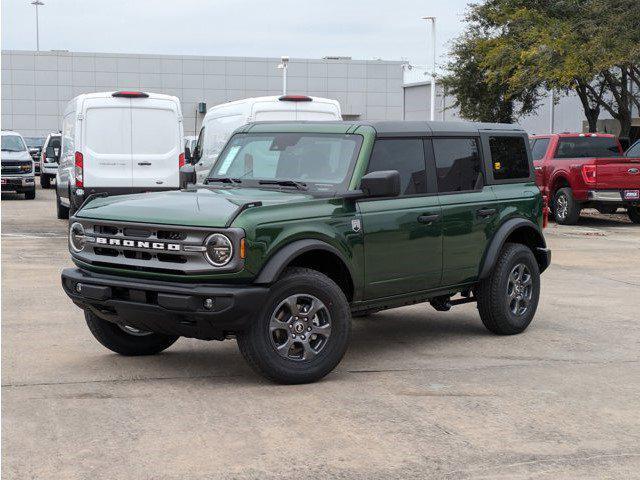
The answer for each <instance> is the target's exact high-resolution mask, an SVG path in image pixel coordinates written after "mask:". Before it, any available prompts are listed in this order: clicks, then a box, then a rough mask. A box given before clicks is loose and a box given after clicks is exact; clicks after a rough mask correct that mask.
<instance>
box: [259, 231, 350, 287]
mask: <svg viewBox="0 0 640 480" xmlns="http://www.w3.org/2000/svg"><path fill="white" fill-rule="evenodd" d="M311 250H324V251H326V252H330V253H332V254H334V255H335V256H337V257H338V258H339V259H340V260H341V261H342V263H343V264H344V265H345V266H346V267H347V270H348V271H349V275H350V276H351V281H352V282H353V281H354V276H353V271H352V269H351V265H350V264H349V262H348V261H347V260H346V259H345V256H344V255H343V254H342V252H340V250H338V249H337V248H335V247H333V246H332V245H329V244H328V243H327V242H323V241H322V240H316V239H304V240H296V241H293V242H291V243H288V244H287V245H285V246H284V247H282V248H280V250H278V251H277V252H276V253H275V254H273V255H272V256H271V258H269V259H268V260H267V262H266V263H265V264H264V266H263V267H262V269H261V270H260V273H259V274H258V276H257V277H256V279H255V280H254V282H253V283H257V284H271V283H273V282H275V281H276V280H277V279H278V277H279V276H280V275H281V274H282V272H283V271H284V269H285V268H287V265H289V263H291V261H292V260H294V259H295V258H296V257H298V256H300V255H302V254H303V253H305V252H309V251H311Z"/></svg>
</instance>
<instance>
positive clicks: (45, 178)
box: [40, 173, 51, 189]
mask: <svg viewBox="0 0 640 480" xmlns="http://www.w3.org/2000/svg"><path fill="white" fill-rule="evenodd" d="M40 186H41V187H42V188H45V189H46V188H51V177H50V176H49V175H45V174H44V173H41V174H40Z"/></svg>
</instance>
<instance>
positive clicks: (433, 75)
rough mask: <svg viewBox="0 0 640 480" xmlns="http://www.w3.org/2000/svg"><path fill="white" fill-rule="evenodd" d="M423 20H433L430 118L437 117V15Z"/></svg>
mask: <svg viewBox="0 0 640 480" xmlns="http://www.w3.org/2000/svg"><path fill="white" fill-rule="evenodd" d="M422 20H426V21H427V22H429V21H431V44H432V47H433V59H432V60H433V64H432V68H433V70H431V102H430V103H431V105H430V107H431V108H430V112H429V113H430V120H431V121H433V120H435V118H436V17H422Z"/></svg>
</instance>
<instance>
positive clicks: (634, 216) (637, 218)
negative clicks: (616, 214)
mask: <svg viewBox="0 0 640 480" xmlns="http://www.w3.org/2000/svg"><path fill="white" fill-rule="evenodd" d="M627 215H629V219H630V220H631V221H632V222H633V223H640V207H639V206H631V207H628V208H627Z"/></svg>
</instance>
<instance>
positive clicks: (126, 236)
mask: <svg viewBox="0 0 640 480" xmlns="http://www.w3.org/2000/svg"><path fill="white" fill-rule="evenodd" d="M75 221H77V222H79V223H81V224H82V226H83V227H84V231H85V236H86V239H87V241H86V243H85V247H84V249H83V250H82V251H81V252H72V255H73V256H74V257H75V258H77V259H78V260H81V261H83V262H85V263H89V264H92V265H96V266H104V267H111V268H118V269H130V270H135V271H149V272H157V273H171V274H174V275H190V274H203V273H215V272H220V271H229V270H230V269H236V268H237V267H238V263H237V262H233V261H232V262H231V264H233V265H229V266H228V267H227V266H226V267H223V268H215V267H213V266H212V265H211V264H210V263H209V262H207V260H206V258H205V256H204V252H203V250H204V244H205V240H206V239H207V237H208V236H209V235H211V234H212V233H216V232H220V233H224V234H225V235H227V236H229V238H230V239H231V240H232V242H234V243H235V242H236V241H238V242H239V240H240V238H242V236H243V235H244V232H243V231H242V230H241V229H237V228H235V229H234V228H230V229H205V228H196V227H173V226H171V227H170V226H167V225H149V224H132V223H120V224H118V223H114V222H107V221H96V220H85V219H78V220H74V222H75ZM72 223H73V222H72ZM235 251H238V250H235Z"/></svg>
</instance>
